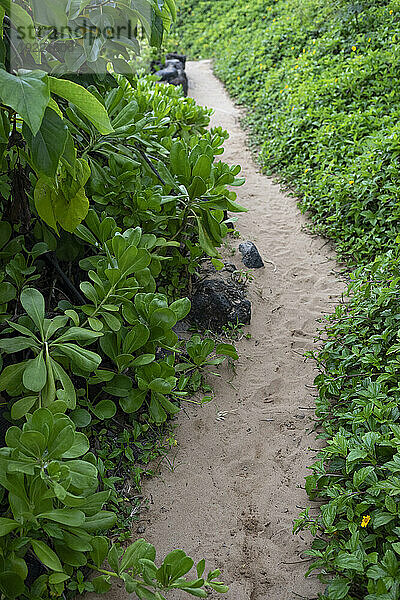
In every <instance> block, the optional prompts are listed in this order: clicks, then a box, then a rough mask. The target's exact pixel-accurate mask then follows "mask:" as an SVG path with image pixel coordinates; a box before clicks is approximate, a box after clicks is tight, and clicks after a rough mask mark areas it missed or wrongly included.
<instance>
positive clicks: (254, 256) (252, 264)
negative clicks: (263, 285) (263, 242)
mask: <svg viewBox="0 0 400 600" xmlns="http://www.w3.org/2000/svg"><path fill="white" fill-rule="evenodd" d="M239 252H241V254H242V262H243V264H244V265H245V266H246V267H248V268H249V269H261V267H263V266H264V262H263V259H262V258H261V256H260V253H259V251H258V250H257V247H256V245H255V244H253V242H243V244H239Z"/></svg>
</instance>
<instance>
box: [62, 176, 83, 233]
mask: <svg viewBox="0 0 400 600" xmlns="http://www.w3.org/2000/svg"><path fill="white" fill-rule="evenodd" d="M88 210H89V200H88V198H87V196H86V193H85V190H84V188H83V187H82V188H81V189H80V190H78V192H77V193H76V195H75V196H73V198H69V199H68V201H65V199H64V198H63V197H62V196H60V195H59V194H57V195H56V196H55V197H54V214H55V216H56V219H57V221H58V222H59V223H60V225H61V227H62V228H63V229H65V231H69V232H70V233H72V232H73V231H74V230H75V229H76V228H77V227H78V225H80V223H82V221H83V220H84V218H85V217H86V215H87V213H88Z"/></svg>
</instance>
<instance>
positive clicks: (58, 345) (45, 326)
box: [0, 288, 102, 419]
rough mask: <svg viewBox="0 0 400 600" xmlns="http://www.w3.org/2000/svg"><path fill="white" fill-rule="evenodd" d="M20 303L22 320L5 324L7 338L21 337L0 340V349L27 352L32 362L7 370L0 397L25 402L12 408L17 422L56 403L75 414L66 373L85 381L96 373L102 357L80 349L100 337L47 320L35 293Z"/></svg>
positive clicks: (26, 292) (63, 319)
mask: <svg viewBox="0 0 400 600" xmlns="http://www.w3.org/2000/svg"><path fill="white" fill-rule="evenodd" d="M20 301H21V305H22V307H23V308H24V309H25V311H26V314H27V318H26V319H20V322H13V321H9V322H8V324H9V325H10V329H9V330H8V332H10V331H15V332H17V333H19V334H21V335H18V336H16V337H11V338H10V337H7V339H2V340H0V348H1V350H2V351H3V352H5V353H7V354H16V353H19V352H23V351H27V350H29V354H33V355H34V357H33V358H27V359H25V360H23V361H21V362H17V363H14V364H11V365H8V366H6V367H5V368H4V369H3V371H2V373H1V375H0V389H1V390H2V391H4V390H6V391H7V393H8V394H9V395H10V396H14V397H15V396H19V395H23V396H24V397H23V398H21V399H19V400H18V401H17V402H15V404H14V405H13V407H12V416H13V417H14V418H17V419H18V418H20V417H21V416H23V415H25V413H26V412H28V411H30V410H31V409H32V408H33V407H35V406H38V407H39V408H40V407H48V406H50V405H51V404H52V403H53V402H54V401H55V400H61V401H62V403H63V405H64V410H66V409H74V408H75V405H76V394H75V388H74V384H73V382H72V381H71V378H70V376H69V374H68V373H67V372H66V370H65V368H66V369H67V370H70V371H71V372H72V373H74V374H75V375H80V376H84V377H88V376H89V374H90V373H91V372H93V371H95V370H96V369H97V368H98V367H99V365H100V363H101V357H100V356H99V355H98V354H96V353H95V352H92V351H91V350H88V349H87V348H86V347H85V345H87V344H91V343H93V341H95V340H97V339H98V338H99V337H100V336H101V335H102V334H101V333H99V332H96V331H93V330H91V329H85V328H83V327H74V326H70V327H67V324H68V323H69V321H70V318H71V317H70V316H68V315H58V316H56V317H54V318H53V319H48V318H46V316H45V302H44V298H43V295H42V294H41V293H40V292H39V291H38V290H36V289H34V288H24V289H23V291H22V293H21V297H20ZM60 329H62V332H60Z"/></svg>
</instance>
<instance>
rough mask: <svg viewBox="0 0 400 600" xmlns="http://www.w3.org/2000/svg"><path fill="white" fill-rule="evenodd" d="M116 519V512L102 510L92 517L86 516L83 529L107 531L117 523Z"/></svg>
mask: <svg viewBox="0 0 400 600" xmlns="http://www.w3.org/2000/svg"><path fill="white" fill-rule="evenodd" d="M116 520H117V517H116V514H115V513H113V512H111V511H107V510H101V511H99V512H98V513H97V514H95V515H93V516H92V517H86V521H85V523H84V524H83V525H82V529H84V530H85V531H89V532H93V533H94V532H96V531H107V530H108V529H110V528H111V527H112V526H113V525H114V524H115V522H116Z"/></svg>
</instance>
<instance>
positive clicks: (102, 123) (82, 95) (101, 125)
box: [49, 77, 113, 135]
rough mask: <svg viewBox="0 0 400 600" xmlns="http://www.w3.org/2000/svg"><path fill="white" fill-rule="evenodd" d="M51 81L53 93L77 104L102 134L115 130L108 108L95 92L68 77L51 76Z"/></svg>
mask: <svg viewBox="0 0 400 600" xmlns="http://www.w3.org/2000/svg"><path fill="white" fill-rule="evenodd" d="M49 82H50V90H51V93H52V94H57V96H61V97H62V98H64V99H65V100H68V101H69V102H72V103H73V104H75V106H76V107H77V108H78V109H79V110H80V111H81V113H82V114H84V115H85V117H86V118H87V119H89V121H91V122H92V123H93V125H94V126H95V127H96V128H97V129H98V131H99V132H100V133H101V134H102V135H107V134H109V133H112V132H113V127H112V125H111V122H110V119H109V117H108V113H107V111H106V109H105V108H104V106H103V105H102V104H101V103H100V102H99V101H98V100H97V98H96V97H95V96H93V94H91V93H90V92H88V91H87V90H86V89H85V88H84V87H82V86H80V85H78V84H77V83H73V82H72V81H68V80H66V79H56V78H54V77H49Z"/></svg>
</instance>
